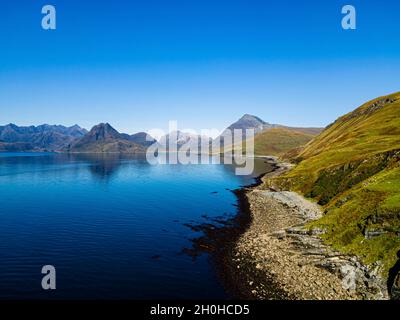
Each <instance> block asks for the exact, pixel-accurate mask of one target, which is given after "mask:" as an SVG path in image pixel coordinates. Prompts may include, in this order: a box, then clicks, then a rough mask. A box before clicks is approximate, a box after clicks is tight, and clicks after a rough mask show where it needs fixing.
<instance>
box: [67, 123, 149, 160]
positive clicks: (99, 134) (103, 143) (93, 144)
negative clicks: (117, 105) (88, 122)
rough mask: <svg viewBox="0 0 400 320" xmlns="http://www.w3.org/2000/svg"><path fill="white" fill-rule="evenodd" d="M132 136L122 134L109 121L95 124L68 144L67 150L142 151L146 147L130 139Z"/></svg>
mask: <svg viewBox="0 0 400 320" xmlns="http://www.w3.org/2000/svg"><path fill="white" fill-rule="evenodd" d="M130 138H131V137H130V136H129V135H126V134H121V133H119V132H118V131H117V130H115V129H114V128H113V127H112V126H111V125H110V124H108V123H100V124H98V125H96V126H94V127H93V128H92V129H91V130H90V131H89V132H88V133H87V134H85V135H84V136H83V137H82V138H80V139H78V140H76V141H74V142H73V143H71V144H70V145H68V146H67V147H66V148H65V149H64V151H67V152H78V153H79V152H87V153H90V152H93V153H141V152H145V151H146V148H145V147H144V146H143V145H140V144H138V143H135V142H133V141H131V140H130Z"/></svg>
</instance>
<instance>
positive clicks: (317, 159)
mask: <svg viewBox="0 0 400 320" xmlns="http://www.w3.org/2000/svg"><path fill="white" fill-rule="evenodd" d="M292 160H293V161H294V162H296V163H298V165H297V166H296V167H295V168H294V169H293V170H291V171H290V172H289V173H287V174H286V175H284V176H281V177H279V178H277V179H275V180H274V183H276V184H278V185H280V186H281V187H283V188H285V189H291V190H295V191H298V192H300V193H302V194H304V195H305V196H306V197H309V198H312V199H315V201H317V202H318V203H319V204H320V205H322V206H324V209H325V212H326V214H325V216H324V217H323V218H322V219H320V220H319V221H317V222H315V223H313V225H315V226H319V227H323V228H325V229H326V230H327V234H326V235H324V238H325V240H326V241H327V242H328V243H330V244H332V245H333V246H334V247H336V248H338V249H340V250H342V251H344V252H348V253H351V254H357V255H360V256H361V257H362V258H363V259H364V261H365V262H366V263H374V262H377V261H380V262H381V263H382V264H383V268H382V272H383V273H385V274H387V272H388V270H389V268H390V267H391V266H393V264H394V263H395V261H396V260H397V257H396V252H397V251H399V250H400V161H399V160H400V93H396V94H392V95H389V96H385V97H380V98H378V99H375V100H373V101H370V102H368V103H366V104H364V105H362V106H361V107H359V108H358V109H356V110H354V111H353V112H350V113H348V114H346V115H344V116H342V117H340V118H339V119H337V120H336V121H335V122H334V123H333V124H331V125H330V126H328V127H327V128H326V129H325V130H324V131H323V132H322V133H321V134H320V135H319V136H317V137H316V138H315V139H314V140H313V141H312V142H310V143H309V144H307V145H306V146H305V147H304V148H303V149H301V150H297V152H292Z"/></svg>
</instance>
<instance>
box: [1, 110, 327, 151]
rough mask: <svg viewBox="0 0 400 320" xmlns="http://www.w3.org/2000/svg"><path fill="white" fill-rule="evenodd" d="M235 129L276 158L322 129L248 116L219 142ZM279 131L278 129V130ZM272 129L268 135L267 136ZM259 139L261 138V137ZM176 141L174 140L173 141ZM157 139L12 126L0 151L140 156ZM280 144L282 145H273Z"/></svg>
mask: <svg viewBox="0 0 400 320" xmlns="http://www.w3.org/2000/svg"><path fill="white" fill-rule="evenodd" d="M233 129H242V130H245V129H254V130H255V132H256V134H257V136H256V138H255V143H256V151H259V152H260V154H267V153H268V152H271V153H270V154H271V155H277V154H281V153H284V152H286V151H288V150H289V149H291V148H293V147H298V146H300V145H302V144H304V143H306V142H308V141H309V140H310V139H311V138H312V137H313V136H315V135H316V134H317V133H319V132H320V131H321V130H322V129H321V128H291V127H286V126H283V125H277V124H269V123H267V122H265V121H263V120H261V119H260V118H258V117H256V116H252V115H249V114H245V115H244V116H243V117H241V118H240V119H239V120H238V121H236V122H235V123H233V124H232V125H230V126H229V127H228V128H227V129H225V131H224V132H223V133H222V135H221V136H220V137H218V138H217V139H221V141H222V144H224V139H223V136H224V135H227V134H231V130H233ZM278 129H279V130H278ZM269 130H271V132H270V133H269V134H266V132H268V131H269ZM258 136H259V138H258ZM171 139H174V141H171ZM155 142H156V140H155V139H154V138H152V137H150V136H149V135H148V134H147V133H145V132H139V133H136V134H133V135H128V134H125V133H119V132H118V131H117V130H115V129H114V128H113V127H112V126H111V125H110V124H108V123H100V124H98V125H96V126H94V127H93V128H92V129H91V130H90V131H87V130H86V129H83V128H81V127H79V126H78V125H74V126H72V127H64V126H61V125H47V124H45V125H40V126H37V127H35V126H29V127H19V126H16V125H14V124H9V125H6V126H2V127H0V152H1V151H3V152H4V151H5V152H24V151H58V152H74V153H80V152H82V153H90V152H93V153H99V152H100V153H140V152H145V151H146V148H147V147H149V146H150V145H152V144H153V143H155ZM169 142H174V143H176V145H177V148H178V150H179V149H180V148H181V147H182V146H183V145H185V146H190V148H191V150H198V151H200V150H201V147H202V146H201V144H203V145H204V147H206V148H207V146H211V144H212V142H213V140H212V139H211V138H209V137H201V136H198V135H194V134H190V133H185V132H182V131H176V132H172V133H169V134H167V135H165V136H163V137H161V138H160V139H159V141H158V143H159V146H160V148H163V149H165V150H168V148H169ZM277 142H279V143H278V144H279V146H278V145H277V147H276V148H275V147H274V145H275V144H276V143H277Z"/></svg>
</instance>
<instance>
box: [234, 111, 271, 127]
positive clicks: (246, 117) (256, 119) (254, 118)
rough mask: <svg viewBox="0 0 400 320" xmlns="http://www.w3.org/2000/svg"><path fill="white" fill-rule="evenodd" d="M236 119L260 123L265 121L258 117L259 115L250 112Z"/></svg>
mask: <svg viewBox="0 0 400 320" xmlns="http://www.w3.org/2000/svg"><path fill="white" fill-rule="evenodd" d="M238 121H254V122H259V123H262V124H265V123H266V122H265V121H264V120H262V119H260V118H259V117H257V116H254V115H252V114H248V113H246V114H244V115H243V116H242V117H241V118H240V119H239V120H238Z"/></svg>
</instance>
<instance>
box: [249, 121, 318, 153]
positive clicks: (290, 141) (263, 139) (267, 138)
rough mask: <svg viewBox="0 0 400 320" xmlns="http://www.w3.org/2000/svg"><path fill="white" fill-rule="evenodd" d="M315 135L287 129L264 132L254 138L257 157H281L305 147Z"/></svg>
mask: <svg viewBox="0 0 400 320" xmlns="http://www.w3.org/2000/svg"><path fill="white" fill-rule="evenodd" d="M314 136H315V135H313V134H310V133H304V132H300V131H295V130H290V129H286V128H274V129H270V130H266V131H263V132H261V133H259V134H257V135H256V136H255V137H254V153H255V154H256V155H272V156H278V155H281V154H283V153H285V152H287V151H289V150H291V149H293V148H297V147H299V146H302V145H305V144H306V143H307V142H309V141H310V140H311V139H312V138H314Z"/></svg>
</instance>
